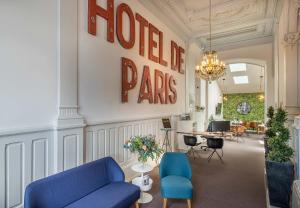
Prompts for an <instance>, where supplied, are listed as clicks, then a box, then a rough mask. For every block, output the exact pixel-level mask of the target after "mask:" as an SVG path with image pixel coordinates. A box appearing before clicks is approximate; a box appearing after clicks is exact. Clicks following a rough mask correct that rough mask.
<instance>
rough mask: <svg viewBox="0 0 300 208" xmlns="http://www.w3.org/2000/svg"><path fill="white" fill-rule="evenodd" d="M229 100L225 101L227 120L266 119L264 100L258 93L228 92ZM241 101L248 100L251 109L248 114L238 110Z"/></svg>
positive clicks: (224, 114) (224, 112) (225, 116)
mask: <svg viewBox="0 0 300 208" xmlns="http://www.w3.org/2000/svg"><path fill="white" fill-rule="evenodd" d="M225 96H226V97H227V100H224V101H223V117H224V119H227V120H234V119H239V120H242V121H263V120H264V114H265V112H264V105H265V104H264V100H262V101H261V100H259V99H258V96H259V94H258V93H237V94H226V95H225ZM241 102H248V103H249V104H250V106H251V111H250V113H248V114H247V115H242V114H240V113H239V112H237V110H236V109H237V106H238V104H240V103H241Z"/></svg>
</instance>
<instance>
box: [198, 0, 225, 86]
mask: <svg viewBox="0 0 300 208" xmlns="http://www.w3.org/2000/svg"><path fill="white" fill-rule="evenodd" d="M211 1H212V0H209V51H206V52H205V53H204V55H203V58H202V62H201V64H200V65H197V66H196V71H195V74H196V76H197V77H198V78H201V79H204V80H207V81H209V82H211V81H213V80H217V79H218V78H220V77H221V76H223V75H224V74H225V69H226V68H225V63H224V62H222V61H220V60H219V59H218V55H217V52H216V51H212V50H211V10H212V6H211Z"/></svg>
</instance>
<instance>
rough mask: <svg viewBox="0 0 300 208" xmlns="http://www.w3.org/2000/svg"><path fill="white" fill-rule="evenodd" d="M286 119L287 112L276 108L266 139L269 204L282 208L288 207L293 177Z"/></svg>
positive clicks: (291, 153)
mask: <svg viewBox="0 0 300 208" xmlns="http://www.w3.org/2000/svg"><path fill="white" fill-rule="evenodd" d="M286 121H287V112H286V111H285V110H283V109H282V108H278V109H277V112H276V113H275V115H274V118H273V121H272V123H271V125H270V128H269V129H270V132H271V133H272V134H271V137H269V139H268V146H269V147H270V150H269V153H268V156H267V161H266V169H267V179H268V189H269V198H270V204H271V205H273V206H277V207H283V208H285V207H287V208H288V207H289V202H290V195H291V187H292V182H293V179H294V167H293V163H292V162H291V158H292V156H293V154H294V152H293V149H292V148H291V147H290V146H289V144H288V141H289V139H290V132H289V129H288V128H287V127H286V126H285V123H286ZM269 135H270V134H269Z"/></svg>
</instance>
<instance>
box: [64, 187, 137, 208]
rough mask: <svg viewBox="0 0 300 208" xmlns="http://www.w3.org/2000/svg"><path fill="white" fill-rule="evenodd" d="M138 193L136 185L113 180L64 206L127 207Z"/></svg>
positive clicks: (73, 207)
mask: <svg viewBox="0 0 300 208" xmlns="http://www.w3.org/2000/svg"><path fill="white" fill-rule="evenodd" d="M139 194H140V190H139V188H138V187H137V186H132V185H131V184H128V183H124V182H113V183H110V184H109V185H107V186H104V187H103V188H101V189H98V190H96V191H94V192H93V193H91V194H89V195H87V196H85V197H83V198H82V199H80V200H78V201H76V202H74V203H72V204H70V205H69V206H66V208H83V207H99V208H100V207H103V208H128V207H130V206H131V205H132V204H133V202H135V201H136V200H137V199H138V198H139ZM128 196H130V197H128Z"/></svg>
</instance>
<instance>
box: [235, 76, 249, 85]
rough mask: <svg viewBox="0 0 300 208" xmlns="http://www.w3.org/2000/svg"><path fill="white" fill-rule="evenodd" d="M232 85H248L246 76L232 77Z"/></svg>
mask: <svg viewBox="0 0 300 208" xmlns="http://www.w3.org/2000/svg"><path fill="white" fill-rule="evenodd" d="M233 81H234V84H248V83H249V80H248V76H234V77H233Z"/></svg>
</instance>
